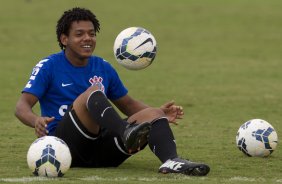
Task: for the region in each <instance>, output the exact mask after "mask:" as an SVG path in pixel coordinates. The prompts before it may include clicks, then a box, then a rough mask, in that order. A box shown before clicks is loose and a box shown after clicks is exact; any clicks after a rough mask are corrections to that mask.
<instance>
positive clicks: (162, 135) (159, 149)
mask: <svg viewBox="0 0 282 184" xmlns="http://www.w3.org/2000/svg"><path fill="white" fill-rule="evenodd" d="M149 147H150V149H151V150H152V152H153V153H154V154H155V155H156V156H157V157H158V158H159V159H160V160H161V162H162V163H164V162H165V161H167V160H168V159H173V158H175V157H177V151H176V144H175V142H174V136H173V133H172V131H171V129H170V126H169V124H168V120H167V119H166V118H160V119H157V120H155V121H154V122H153V124H152V129H151V132H150V135H149Z"/></svg>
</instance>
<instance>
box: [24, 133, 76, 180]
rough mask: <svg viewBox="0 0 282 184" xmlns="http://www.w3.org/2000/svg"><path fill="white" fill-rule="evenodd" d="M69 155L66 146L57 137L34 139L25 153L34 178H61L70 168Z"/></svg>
mask: <svg viewBox="0 0 282 184" xmlns="http://www.w3.org/2000/svg"><path fill="white" fill-rule="evenodd" d="M71 160H72V158H71V154H70V150H69V147H68V146H67V144H66V143H65V142H64V141H63V140H62V139H59V138H58V137H54V136H44V137H41V138H38V139H36V140H35V141H34V142H33V143H32V144H31V145H30V147H29V150H28V152H27V164H28V167H29V168H30V169H31V170H32V173H33V174H34V175H36V176H46V177H62V176H63V175H64V174H65V173H66V172H67V171H68V170H69V168H70V165H71Z"/></svg>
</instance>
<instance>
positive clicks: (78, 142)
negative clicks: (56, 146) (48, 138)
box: [54, 109, 131, 167]
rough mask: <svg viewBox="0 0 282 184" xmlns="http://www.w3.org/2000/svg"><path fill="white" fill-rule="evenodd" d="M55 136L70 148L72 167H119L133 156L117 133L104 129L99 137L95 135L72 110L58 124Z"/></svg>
mask: <svg viewBox="0 0 282 184" xmlns="http://www.w3.org/2000/svg"><path fill="white" fill-rule="evenodd" d="M54 136H57V137H59V138H61V139H63V140H64V141H65V142H66V143H67V145H68V146H69V148H70V152H71V155H72V164H71V166H72V167H117V166H119V165H120V164H121V163H122V162H124V161H125V160H126V159H127V158H129V157H130V156H131V155H130V154H128V153H127V152H126V151H124V150H125V149H124V146H123V143H122V140H121V138H120V137H119V136H118V135H117V134H116V133H114V132H110V131H107V130H103V129H102V130H101V131H100V133H99V135H93V134H92V133H90V132H89V131H87V129H86V128H85V127H84V126H83V125H82V123H81V122H80V120H79V119H78V117H77V115H76V113H75V111H74V110H72V109H71V110H68V111H67V112H66V113H65V115H64V117H63V118H62V120H61V121H60V122H59V123H58V126H57V128H56V130H55V133H54Z"/></svg>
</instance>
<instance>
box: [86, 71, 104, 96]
mask: <svg viewBox="0 0 282 184" xmlns="http://www.w3.org/2000/svg"><path fill="white" fill-rule="evenodd" d="M89 82H90V83H91V86H98V88H99V90H101V91H103V92H104V91H105V88H104V85H103V83H102V82H103V78H102V77H98V76H96V75H94V77H92V78H90V79H89Z"/></svg>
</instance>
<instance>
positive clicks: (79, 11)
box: [56, 7, 100, 50]
mask: <svg viewBox="0 0 282 184" xmlns="http://www.w3.org/2000/svg"><path fill="white" fill-rule="evenodd" d="M80 20H86V21H91V22H92V23H93V25H94V29H95V33H97V32H99V30H100V23H99V20H98V19H97V18H96V15H94V14H93V13H92V12H91V11H90V10H88V9H85V8H79V7H75V8H73V9H70V10H67V11H65V12H64V13H63V15H62V17H61V18H60V19H59V20H58V22H57V30H56V33H57V41H58V42H59V46H60V47H61V49H62V50H63V49H64V47H65V46H64V45H63V44H62V43H61V40H60V37H61V35H62V34H65V35H67V36H68V35H69V30H70V27H71V24H72V22H74V21H80Z"/></svg>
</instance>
